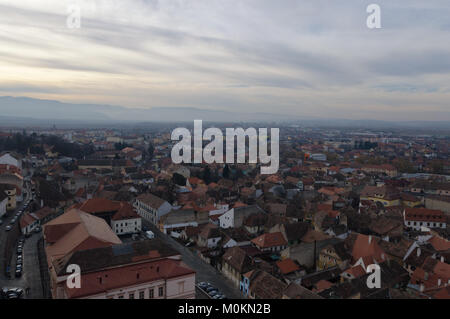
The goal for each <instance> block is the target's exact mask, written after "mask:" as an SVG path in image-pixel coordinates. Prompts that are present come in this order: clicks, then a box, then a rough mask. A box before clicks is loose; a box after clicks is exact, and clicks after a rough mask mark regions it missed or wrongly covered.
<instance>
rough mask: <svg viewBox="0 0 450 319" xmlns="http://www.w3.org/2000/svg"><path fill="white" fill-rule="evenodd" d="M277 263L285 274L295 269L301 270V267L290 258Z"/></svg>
mask: <svg viewBox="0 0 450 319" xmlns="http://www.w3.org/2000/svg"><path fill="white" fill-rule="evenodd" d="M276 264H277V266H278V268H279V269H280V271H281V273H282V274H283V275H287V274H290V273H292V272H294V271H297V270H300V267H299V266H298V265H297V264H296V263H295V262H294V261H293V260H292V259H290V258H287V259H284V260H280V261H277V263H276Z"/></svg>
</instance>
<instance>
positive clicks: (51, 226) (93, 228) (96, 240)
mask: <svg viewBox="0 0 450 319" xmlns="http://www.w3.org/2000/svg"><path fill="white" fill-rule="evenodd" d="M43 233H44V244H45V254H46V258H47V263H48V265H49V272H50V289H51V292H52V296H53V298H58V297H60V296H62V295H63V294H64V292H63V290H64V286H65V284H64V283H65V278H59V277H58V275H57V273H56V270H57V269H56V268H55V267H54V263H55V262H56V263H58V260H61V259H62V258H64V257H67V256H68V255H69V254H71V253H73V252H75V251H78V250H86V249H94V248H101V247H109V246H113V245H117V244H121V243H122V242H121V241H120V239H119V238H118V237H117V235H116V234H115V233H114V232H113V231H112V230H111V228H110V227H109V225H108V224H107V223H106V222H105V221H104V220H103V219H102V218H99V217H96V216H94V215H91V214H88V213H85V212H82V211H80V210H77V209H70V210H69V211H67V212H66V213H64V214H62V215H61V216H59V217H57V218H55V219H53V220H51V221H49V222H48V223H46V224H45V225H44V226H43ZM61 280H63V285H62V287H61Z"/></svg>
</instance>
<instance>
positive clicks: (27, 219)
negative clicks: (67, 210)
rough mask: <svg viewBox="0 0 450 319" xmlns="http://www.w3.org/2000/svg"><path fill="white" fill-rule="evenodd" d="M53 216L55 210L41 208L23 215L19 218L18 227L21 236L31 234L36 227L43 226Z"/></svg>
mask: <svg viewBox="0 0 450 319" xmlns="http://www.w3.org/2000/svg"><path fill="white" fill-rule="evenodd" d="M54 214H55V210H54V209H51V208H49V207H43V208H41V209H39V210H37V211H35V212H32V213H25V214H23V215H22V216H21V217H20V221H19V225H20V229H21V231H22V234H24V235H26V234H29V233H31V232H32V231H33V230H34V229H35V228H36V227H38V226H40V225H43V224H45V223H46V222H47V221H48V220H50V219H51V218H52V217H53V216H54Z"/></svg>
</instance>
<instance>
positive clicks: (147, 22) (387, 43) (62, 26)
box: [0, 0, 450, 121]
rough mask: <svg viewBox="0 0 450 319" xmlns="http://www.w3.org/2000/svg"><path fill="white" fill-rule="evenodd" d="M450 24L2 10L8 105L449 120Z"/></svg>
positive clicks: (403, 9) (258, 5)
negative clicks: (74, 24)
mask: <svg viewBox="0 0 450 319" xmlns="http://www.w3.org/2000/svg"><path fill="white" fill-rule="evenodd" d="M371 3H375V4H378V5H379V6H380V8H381V15H380V17H381V28H379V29H369V28H368V27H367V23H366V21H367V18H368V16H369V15H370V13H367V11H366V9H367V6H368V5H369V4H371ZM73 5H75V6H77V7H78V8H80V10H81V16H80V17H81V25H80V28H69V27H68V26H67V20H68V18H69V15H70V12H69V11H70V9H71V8H74V7H73ZM449 17H450V6H449V5H448V0H427V1H424V0H398V1H392V0H367V1H363V0H327V1H325V0H283V1H275V0H20V1H17V0H0V96H5V95H9V96H27V97H33V98H40V99H52V100H59V101H62V102H69V103H95V104H111V105H121V106H125V107H133V108H151V107H196V108H203V109H212V110H229V111H234V112H236V111H238V112H239V111H242V112H247V113H248V112H250V113H251V112H269V113H279V114H292V115H296V116H303V117H305V118H311V117H313V118H346V119H377V120H430V121H433V120H439V121H450V105H449V103H450V18H449Z"/></svg>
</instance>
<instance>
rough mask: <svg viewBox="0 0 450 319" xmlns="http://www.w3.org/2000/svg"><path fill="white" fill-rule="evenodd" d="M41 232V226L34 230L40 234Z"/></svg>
mask: <svg viewBox="0 0 450 319" xmlns="http://www.w3.org/2000/svg"><path fill="white" fill-rule="evenodd" d="M41 230H42V228H41V226H38V227H36V228H35V229H34V232H35V233H39V232H41Z"/></svg>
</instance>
